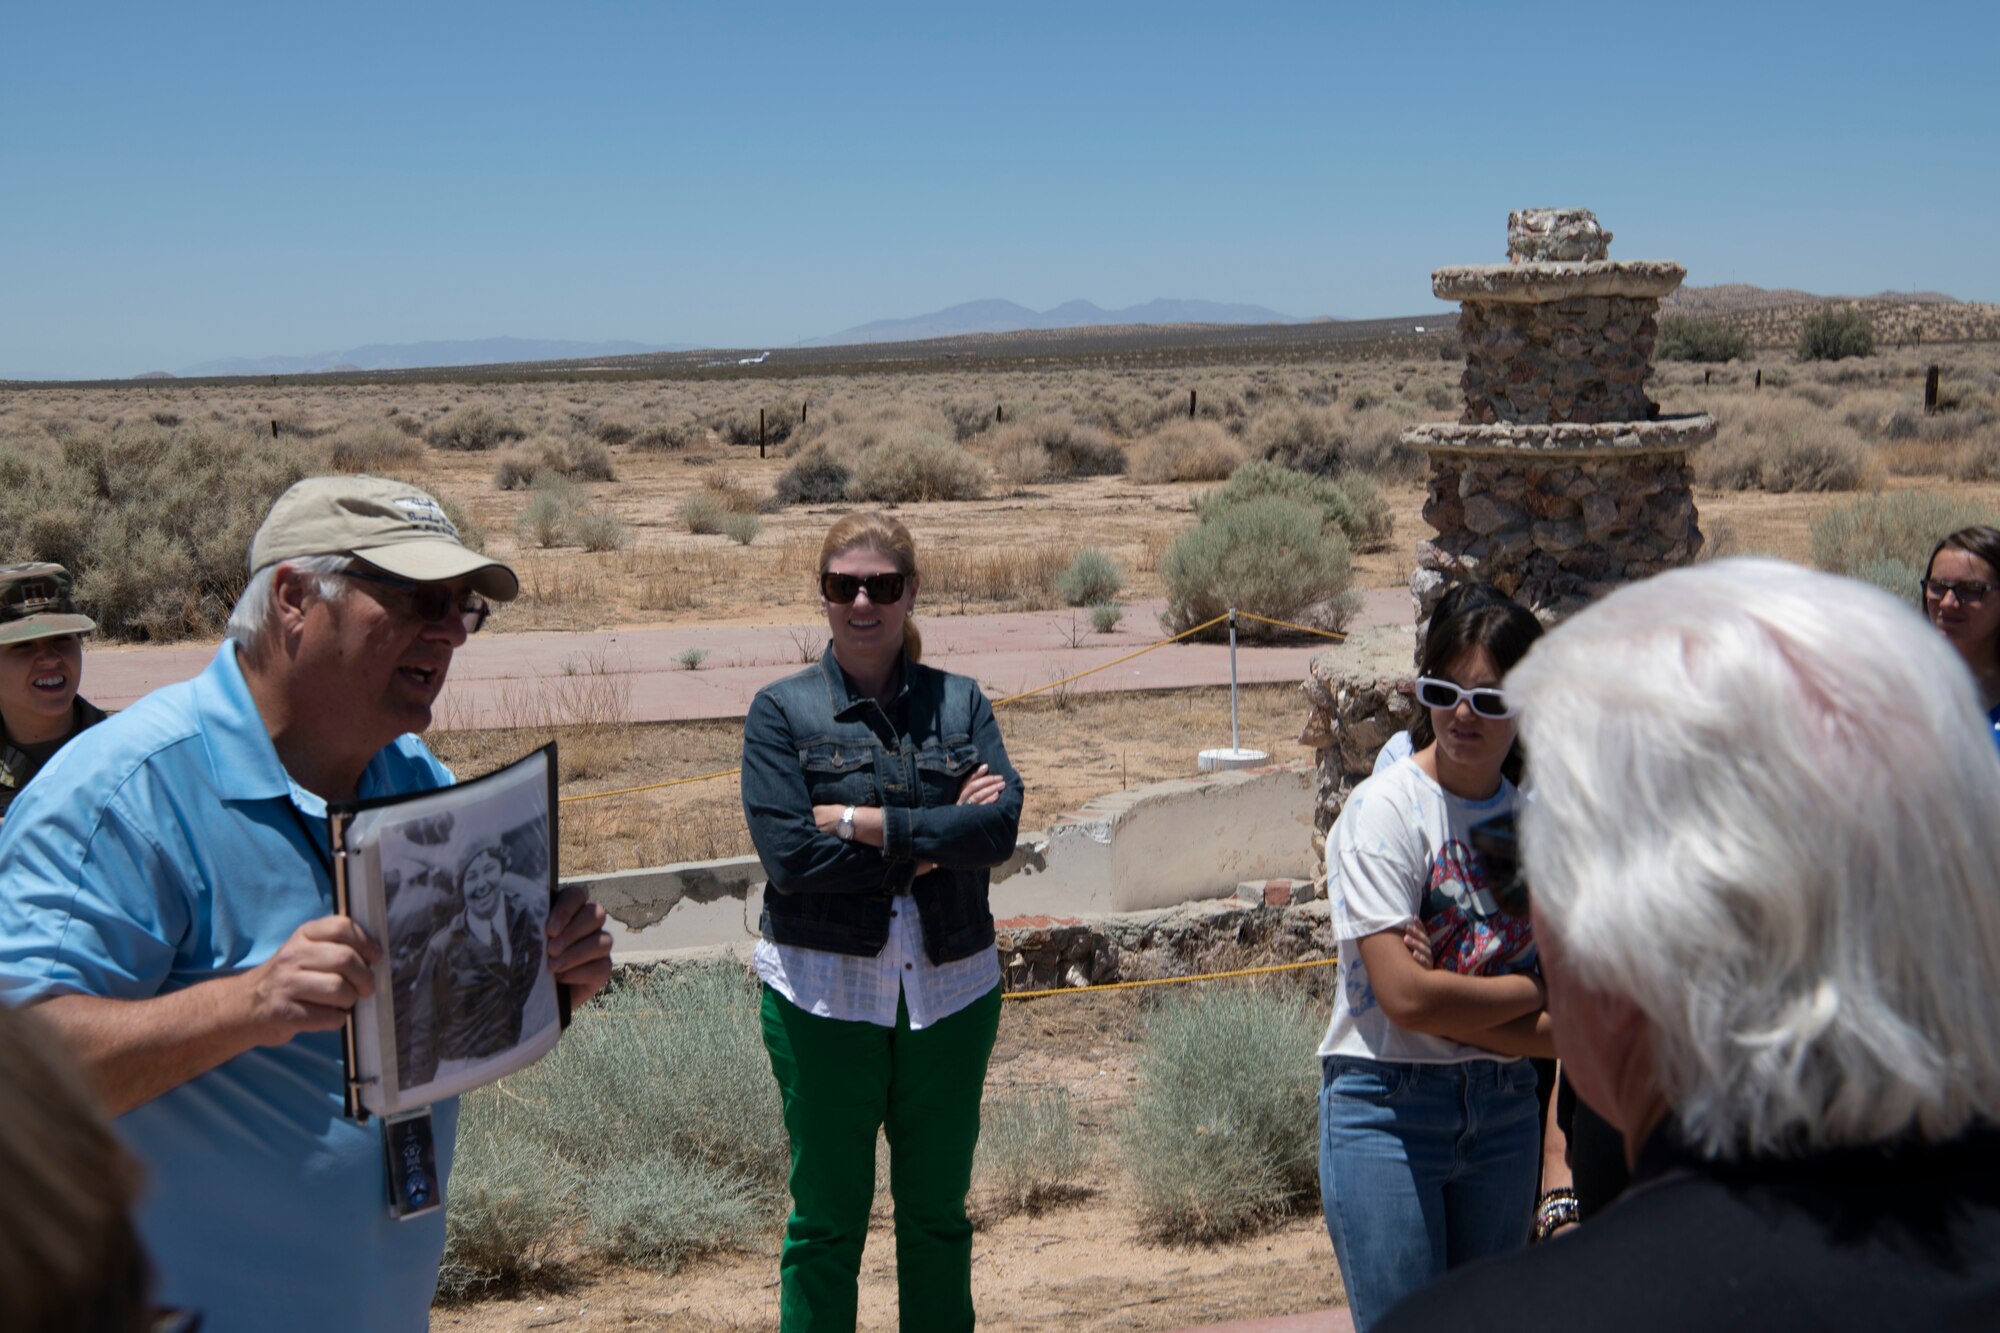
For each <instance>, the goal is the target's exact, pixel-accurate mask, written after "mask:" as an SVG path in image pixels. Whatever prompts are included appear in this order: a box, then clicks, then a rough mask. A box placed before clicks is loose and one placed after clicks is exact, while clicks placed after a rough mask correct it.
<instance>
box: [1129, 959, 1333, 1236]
mask: <svg viewBox="0 0 2000 1333" xmlns="http://www.w3.org/2000/svg"><path fill="white" fill-rule="evenodd" d="M1320 1026H1321V1024H1320V1021H1319V1018H1318V1016H1317V1015H1316V1014H1315V1013H1314V1012H1313V1010H1312V1009H1311V1008H1310V1007H1309V1006H1308V1005H1307V1003H1306V1000H1305V997H1304V996H1302V995H1299V994H1293V995H1290V996H1279V995H1276V994H1273V993H1271V992H1268V991H1262V990H1254V989H1249V988H1232V989H1226V990H1213V991H1204V992H1201V993H1200V994H1198V995H1196V996H1194V997H1192V998H1189V999H1184V1000H1178V1001H1171V1000H1170V1001H1168V1002H1167V1003H1164V1004H1162V1005H1161V1006H1160V1007H1159V1008H1158V1009H1157V1010H1155V1011H1154V1013H1153V1015H1152V1016H1151V1018H1150V1019H1148V1021H1147V1023H1146V1027H1145V1033H1144V1036H1143V1037H1142V1039H1141V1042H1142V1044H1141V1047H1140V1051H1139V1076H1140V1083H1139V1091H1138V1095H1137V1096H1136V1097H1135V1098H1134V1099H1133V1104H1132V1109H1131V1111H1130V1113H1129V1114H1128V1115H1127V1116H1126V1118H1125V1122H1124V1124H1123V1127H1122V1128H1123V1132H1122V1134H1121V1135H1120V1148H1121V1154H1122V1156H1123V1159H1124V1162H1125V1168H1126V1171H1127V1172H1128V1174H1130V1176H1131V1177H1132V1180H1133V1182H1134V1183H1135V1184H1136V1185H1137V1186H1138V1192H1139V1201H1140V1209H1141V1212H1142V1215H1143V1216H1144V1217H1145V1219H1146V1222H1147V1223H1148V1225H1149V1226H1150V1227H1151V1228H1152V1229H1153V1231H1154V1232H1155V1233H1156V1234H1158V1235H1159V1236H1161V1237H1163V1238H1169V1239H1176V1240H1192V1241H1213V1240H1222V1239H1225V1238H1227V1237H1230V1236H1234V1235H1238V1234H1240V1233H1242V1232H1244V1231H1247V1230H1251V1229H1254V1228H1256V1227H1259V1226H1263V1225H1267V1224H1269V1223H1270V1222H1272V1221H1275V1220H1277V1219H1279V1218H1281V1217H1283V1216H1285V1215H1287V1214H1288V1213H1291V1212H1293V1211H1295V1210H1297V1209H1300V1208H1302V1207H1304V1206H1306V1205H1307V1204H1308V1203H1309V1201H1314V1200H1317V1199H1318V1197H1319V1188H1318V1179H1319V1177H1318V1153H1317V1147H1318V1142H1317V1135H1316V1133H1315V1124H1314V1117H1315V1105H1316V1102H1315V1097H1316V1094H1317V1092H1318V1085H1319V1071H1318V1069H1317V1067H1316V1066H1315V1064H1314V1062H1313V1061H1312V1060H1309V1059H1302V1058H1301V1052H1306V1051H1310V1050H1312V1048H1313V1046H1314V1044H1315V1043H1316V1042H1317V1041H1318V1040H1319V1035H1320Z"/></svg>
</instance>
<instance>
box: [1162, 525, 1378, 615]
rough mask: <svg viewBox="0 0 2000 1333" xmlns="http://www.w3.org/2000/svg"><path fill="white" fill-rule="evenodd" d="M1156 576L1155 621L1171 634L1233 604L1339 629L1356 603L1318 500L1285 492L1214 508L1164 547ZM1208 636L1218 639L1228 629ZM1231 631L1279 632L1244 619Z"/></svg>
mask: <svg viewBox="0 0 2000 1333" xmlns="http://www.w3.org/2000/svg"><path fill="white" fill-rule="evenodd" d="M1160 577H1161V580H1162V581H1163V582H1164V583H1165V584H1166V588H1167V610H1166V613H1165V614H1164V615H1163V616H1162V617H1161V622H1162V623H1163V624H1164V625H1165V626H1166V627H1167V629H1168V631H1169V632H1171V633H1176V634H1178V633H1180V632H1181V631H1183V630H1188V629H1192V628H1193V627H1194V626H1196V625H1199V624H1201V623H1203V622H1204V621H1207V620H1210V619H1213V618H1214V617H1216V616H1219V615H1221V614H1222V613H1223V612H1225V611H1227V610H1229V608H1231V607H1235V608H1236V609H1238V610H1240V611H1250V612H1254V613H1255V614H1257V615H1261V616H1268V617H1270V618H1271V619H1273V620H1284V621H1289V622H1291V623H1293V624H1297V625H1305V626H1307V627H1309V628H1312V629H1326V630H1338V629H1340V628H1341V627H1342V626H1344V625H1345V624H1346V623H1347V621H1348V619H1349V618H1350V617H1351V616H1352V615H1353V614H1354V612H1355V610H1356V609H1357V608H1358V607H1359V605H1360V596H1359V594H1357V593H1356V592H1354V590H1353V588H1352V586H1351V585H1352V583H1353V578H1354V574H1353V563H1352V557H1351V556H1350V554H1349V549H1348V544H1347V538H1346V537H1345V536H1344V535H1343V534H1342V533H1341V532H1340V530H1339V529H1338V528H1330V527H1328V526H1327V524H1326V522H1325V519H1324V516H1323V514H1322V512H1321V510H1320V508H1319V507H1318V506H1317V505H1314V504H1312V503H1310V502H1308V501H1305V500H1300V499H1295V498H1293V497H1291V496H1286V495H1259V496H1254V497H1251V498H1249V499H1246V500H1243V501H1241V502H1239V503H1236V504H1228V505H1219V506H1214V507H1212V508H1211V510H1210V511H1209V512H1207V513H1205V514H1203V515H1202V516H1201V521H1200V522H1199V523H1197V524H1196V525H1195V526H1194V528H1193V529H1191V530H1190V531H1188V532H1185V533H1182V534H1181V536H1180V537H1178V538H1176V539H1175V541H1174V544H1173V545H1172V546H1169V547H1168V548H1167V554H1166V557H1165V558H1164V559H1163V560H1162V561H1161V562H1160ZM1206 633H1207V636H1208V637H1210V638H1217V637H1222V636H1225V635H1226V634H1227V630H1226V629H1225V628H1224V627H1222V626H1216V627H1215V628H1213V629H1210V630H1208V631H1206ZM1237 633H1238V636H1239V637H1242V638H1248V639H1262V638H1271V637H1275V636H1276V635H1277V634H1279V633H1281V631H1279V630H1276V629H1274V628H1272V627H1271V626H1267V625H1263V624H1260V623H1258V622H1256V621H1253V620H1244V621H1242V622H1241V623H1240V624H1239V625H1238V626H1237Z"/></svg>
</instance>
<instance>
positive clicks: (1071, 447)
mask: <svg viewBox="0 0 2000 1333" xmlns="http://www.w3.org/2000/svg"><path fill="white" fill-rule="evenodd" d="M1026 424H1027V428H1028V430H1029V431H1031V432H1032V433H1033V434H1034V437H1035V442H1036V443H1037V444H1040V445H1041V446H1042V449H1043V451H1044V452H1045V453H1047V454H1048V458H1049V473H1050V475H1051V476H1054V477H1110V476H1116V475H1117V474H1118V473H1120V472H1123V471H1124V470H1125V451H1124V450H1123V449H1121V448H1120V447H1119V446H1118V445H1117V444H1116V443H1115V442H1114V441H1113V440H1112V439H1111V437H1110V436H1108V435H1106V434H1105V433H1104V432H1103V431H1101V430H1099V429H1098V428H1097V427H1095V426H1088V425H1085V424H1084V423H1082V422H1080V421H1078V420H1077V419H1076V418H1075V417H1073V416H1071V415H1070V414H1069V413H1067V412H1051V413H1047V414H1045V415H1043V416H1038V417H1034V418H1032V419H1030V420H1029V421H1028V422H1027V423H1026Z"/></svg>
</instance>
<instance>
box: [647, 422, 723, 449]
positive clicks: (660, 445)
mask: <svg viewBox="0 0 2000 1333" xmlns="http://www.w3.org/2000/svg"><path fill="white" fill-rule="evenodd" d="M707 434H708V432H707V431H706V430H704V429H703V428H702V426H701V425H700V423H698V422H695V421H660V422H655V423H654V424H653V425H650V426H648V427H646V429H644V430H642V431H640V432H639V433H638V434H637V435H635V436H633V437H632V447H633V448H634V449H639V450H647V451H651V450H681V449H685V448H687V447H688V446H689V445H691V444H694V443H696V442H697V441H700V440H702V439H705V438H707Z"/></svg>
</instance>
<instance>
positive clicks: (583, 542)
mask: <svg viewBox="0 0 2000 1333" xmlns="http://www.w3.org/2000/svg"><path fill="white" fill-rule="evenodd" d="M569 532H570V536H571V538H573V539H574V540H575V542H576V544H577V545H578V546H581V547H582V548H583V549H584V550H586V551H622V550H624V549H625V542H626V540H627V533H626V529H625V520H624V519H622V518H620V517H618V515H616V514H614V513H612V512H611V511H609V510H607V509H585V510H581V511H579V512H578V513H576V514H574V515H572V516H571V518H570V521H569Z"/></svg>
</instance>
